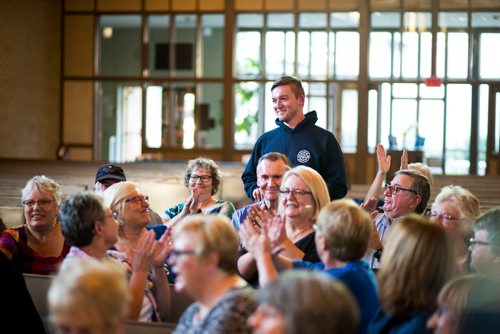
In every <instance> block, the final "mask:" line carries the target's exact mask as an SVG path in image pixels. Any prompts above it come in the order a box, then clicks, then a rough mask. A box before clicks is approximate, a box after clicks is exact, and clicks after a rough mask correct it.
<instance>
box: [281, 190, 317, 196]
mask: <svg viewBox="0 0 500 334" xmlns="http://www.w3.org/2000/svg"><path fill="white" fill-rule="evenodd" d="M280 193H281V194H283V195H285V196H288V195H290V193H292V194H293V195H294V196H296V197H298V196H305V195H312V192H310V191H306V190H302V189H280Z"/></svg>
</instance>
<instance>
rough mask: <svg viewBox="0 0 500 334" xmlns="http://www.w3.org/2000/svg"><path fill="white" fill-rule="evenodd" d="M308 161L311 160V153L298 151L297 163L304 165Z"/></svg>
mask: <svg viewBox="0 0 500 334" xmlns="http://www.w3.org/2000/svg"><path fill="white" fill-rule="evenodd" d="M309 159H311V153H309V151H308V150H300V151H299V153H297V161H298V162H300V163H301V164H305V163H306V162H308V161H309Z"/></svg>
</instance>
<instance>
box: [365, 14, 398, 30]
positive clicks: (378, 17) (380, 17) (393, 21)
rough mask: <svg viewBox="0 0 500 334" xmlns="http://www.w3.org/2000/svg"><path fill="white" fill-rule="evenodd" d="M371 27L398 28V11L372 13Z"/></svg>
mask: <svg viewBox="0 0 500 334" xmlns="http://www.w3.org/2000/svg"><path fill="white" fill-rule="evenodd" d="M371 24H372V28H396V29H399V27H400V25H401V23H400V14H399V13H382V12H374V13H372V20H371Z"/></svg>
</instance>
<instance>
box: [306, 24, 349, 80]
mask: <svg viewBox="0 0 500 334" xmlns="http://www.w3.org/2000/svg"><path fill="white" fill-rule="evenodd" d="M327 38H328V35H327V33H326V32H323V31H313V32H311V46H313V47H311V49H312V50H314V52H312V53H311V60H310V61H311V67H310V68H311V73H310V77H311V78H315V79H326V73H327V72H326V64H327V55H328V41H327ZM299 49H300V45H299ZM337 55H338V56H340V54H337Z"/></svg>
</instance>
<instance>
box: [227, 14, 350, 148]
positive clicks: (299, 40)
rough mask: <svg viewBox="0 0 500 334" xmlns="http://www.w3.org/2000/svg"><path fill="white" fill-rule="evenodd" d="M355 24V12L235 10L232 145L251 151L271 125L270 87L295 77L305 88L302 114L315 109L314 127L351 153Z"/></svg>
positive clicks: (272, 120) (273, 117)
mask: <svg viewBox="0 0 500 334" xmlns="http://www.w3.org/2000/svg"><path fill="white" fill-rule="evenodd" d="M358 28H359V13H357V12H345V13H341V12H338V13H279V14H278V13H271V14H267V15H264V14H248V13H245V14H238V15H237V19H236V48H235V49H236V55H235V63H236V67H235V77H236V79H237V81H238V83H237V84H236V85H235V90H234V92H235V97H234V101H235V106H234V112H235V123H236V124H235V126H236V128H235V134H234V142H235V146H236V148H238V149H251V148H252V146H253V143H255V140H256V139H257V137H258V135H259V134H261V133H262V132H263V131H268V130H270V129H272V128H275V127H276V124H275V122H274V121H275V115H274V111H273V109H272V104H271V97H270V87H271V85H272V82H273V81H274V80H276V79H277V78H279V77H280V76H282V75H296V76H298V77H299V78H300V79H301V80H302V81H303V84H304V90H305V92H306V99H305V105H304V112H308V111H310V110H316V112H317V113H318V122H317V125H318V126H321V127H323V128H326V129H328V130H330V131H332V132H334V133H335V134H336V135H337V136H338V139H339V142H340V143H341V145H342V146H343V148H344V149H345V150H347V151H355V149H356V139H357V135H356V129H357V126H356V124H357V97H358V92H357V89H356V86H355V85H354V87H353V86H352V85H351V81H350V80H356V79H357V78H358V75H359V32H358ZM262 58H264V60H263V59H262ZM328 83H335V84H333V85H329V84H328ZM347 86H349V89H347V88H346V87H347ZM337 100H338V102H337Z"/></svg>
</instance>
